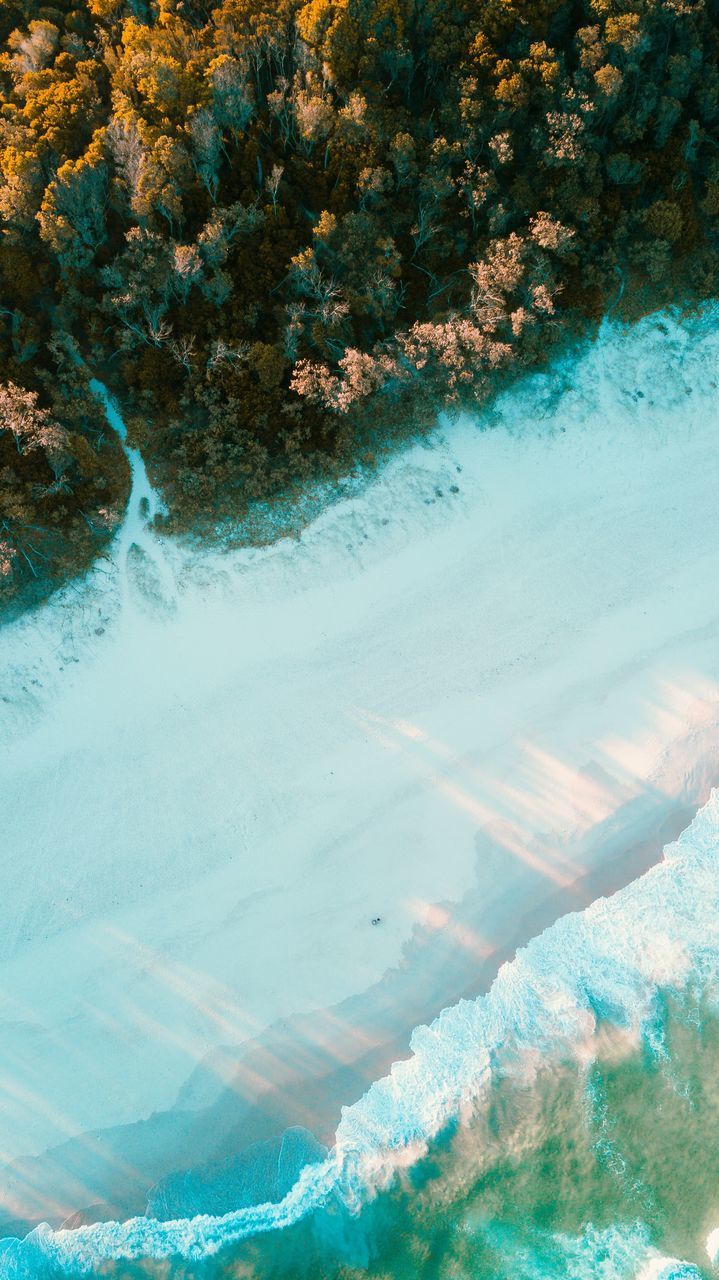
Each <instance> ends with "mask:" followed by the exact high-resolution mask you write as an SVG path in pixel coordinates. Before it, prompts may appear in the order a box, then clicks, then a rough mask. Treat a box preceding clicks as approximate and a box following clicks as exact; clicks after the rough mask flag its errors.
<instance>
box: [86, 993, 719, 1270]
mask: <svg viewBox="0 0 719 1280" xmlns="http://www.w3.org/2000/svg"><path fill="white" fill-rule="evenodd" d="M707 1005H708V1002H707V1001H706V1000H705V999H703V998H702V997H701V996H698V995H697V993H696V992H694V993H690V994H688V995H686V996H685V997H683V998H681V999H678V998H677V997H675V996H672V997H671V998H668V999H667V1000H666V1002H664V1003H663V1004H662V1006H661V1008H659V1009H658V1010H657V1013H656V1017H655V1019H654V1020H653V1022H652V1025H651V1027H650V1029H649V1031H648V1033H647V1034H646V1035H645V1038H644V1040H643V1042H642V1044H641V1045H640V1046H638V1045H636V1044H634V1045H631V1044H629V1043H628V1041H627V1038H626V1036H624V1035H623V1034H621V1033H619V1032H617V1031H615V1030H612V1029H610V1028H608V1027H605V1028H604V1029H603V1030H601V1031H600V1033H599V1035H598V1036H597V1037H596V1038H595V1042H594V1057H593V1059H592V1060H591V1061H588V1062H584V1063H582V1064H578V1063H576V1062H564V1063H561V1064H558V1065H555V1066H553V1067H551V1068H550V1067H547V1066H546V1065H544V1066H541V1065H540V1066H539V1068H538V1069H537V1070H535V1071H534V1072H533V1076H532V1078H527V1075H526V1071H525V1074H524V1078H520V1077H519V1076H517V1077H516V1078H505V1079H503V1080H501V1081H500V1082H499V1083H498V1084H497V1085H495V1086H493V1088H492V1091H491V1093H490V1096H488V1097H487V1098H486V1099H485V1100H484V1101H483V1103H482V1104H481V1105H480V1106H478V1107H477V1108H476V1109H475V1111H474V1113H473V1114H472V1116H471V1117H470V1118H469V1119H468V1120H467V1118H465V1120H464V1121H463V1122H462V1123H460V1124H458V1125H457V1126H456V1127H455V1129H454V1131H453V1132H452V1133H445V1134H444V1135H443V1136H442V1138H441V1139H440V1140H438V1141H437V1142H435V1143H434V1144H433V1145H432V1147H431V1148H430V1149H429V1150H428V1152H427V1154H426V1155H425V1156H424V1158H422V1159H420V1160H419V1161H418V1162H417V1163H416V1164H415V1165H413V1166H412V1167H411V1169H408V1170H405V1171H404V1172H403V1173H401V1174H399V1175H397V1176H396V1177H395V1179H394V1182H393V1184H392V1185H391V1187H390V1188H389V1189H386V1190H384V1191H383V1192H381V1193H379V1194H378V1195H377V1196H376V1197H375V1198H374V1200H373V1201H372V1202H371V1203H370V1204H368V1205H366V1206H365V1208H364V1209H363V1210H362V1212H361V1213H360V1214H359V1215H358V1216H357V1217H350V1218H348V1217H347V1215H346V1214H344V1213H340V1212H337V1214H336V1215H335V1214H333V1213H332V1212H330V1211H327V1210H325V1211H322V1212H321V1213H317V1214H315V1215H314V1217H313V1218H310V1219H308V1220H305V1221H303V1222H300V1223H298V1224H297V1225H296V1226H294V1227H290V1228H287V1229H285V1230H284V1231H282V1232H279V1233H275V1234H272V1235H268V1236H264V1237H260V1238H258V1239H255V1240H251V1241H249V1242H246V1243H245V1244H243V1246H241V1247H240V1248H237V1249H235V1250H233V1251H232V1253H231V1254H225V1255H221V1256H220V1257H216V1258H215V1259H213V1260H211V1261H208V1262H205V1263H203V1264H190V1263H183V1264H177V1263H168V1264H158V1263H147V1264H144V1265H136V1266H133V1267H131V1268H128V1267H126V1266H117V1265H116V1266H114V1267H112V1268H108V1269H107V1270H106V1271H104V1272H102V1274H103V1275H105V1274H106V1275H108V1276H112V1277H123V1280H124V1278H125V1277H133V1280H134V1278H135V1277H139V1276H143V1277H152V1280H190V1278H193V1280H209V1278H212V1280H240V1278H245V1277H247V1278H248V1280H253V1278H254V1277H258V1278H259V1277H263V1278H265V1280H269V1278H270V1277H271V1278H272V1280H275V1278H276V1280H284V1278H288V1280H289V1278H290V1277H297V1280H300V1278H304V1277H312V1280H325V1278H327V1280H330V1278H334V1277H337V1278H341V1280H360V1277H362V1278H367V1280H370V1278H371V1280H395V1278H396V1280H419V1278H420V1277H421V1278H425V1277H426V1278H427V1280H434V1278H435V1277H436V1278H437V1280H463V1278H464V1277H467V1280H470V1278H472V1280H535V1278H536V1280H555V1278H556V1280H564V1278H565V1277H566V1280H585V1278H586V1280H620V1278H621V1280H624V1277H631V1278H634V1277H639V1278H640V1280H670V1278H671V1280H679V1278H680V1277H686V1278H687V1280H689V1278H690V1277H693V1278H694V1280H696V1277H697V1276H700V1277H706V1278H707V1280H710V1278H712V1277H713V1278H714V1280H715V1278H716V1276H717V1275H719V1268H718V1269H717V1270H716V1271H715V1270H714V1269H713V1268H712V1266H711V1263H710V1261H709V1259H708V1256H707V1252H706V1247H705V1242H706V1238H707V1235H708V1234H709V1232H710V1231H711V1230H712V1229H713V1228H715V1227H717V1226H719V1071H718V1067H719V1019H718V1018H717V1015H716V1012H714V1011H711V1010H710V1009H709V1008H708V1007H707ZM525 1065H526V1064H525ZM672 1260H674V1261H673V1262H672Z"/></svg>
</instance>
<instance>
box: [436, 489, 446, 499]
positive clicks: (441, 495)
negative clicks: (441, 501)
mask: <svg viewBox="0 0 719 1280" xmlns="http://www.w3.org/2000/svg"><path fill="white" fill-rule="evenodd" d="M434 492H435V495H436V497H438V498H443V497H444V494H443V493H442V490H441V489H435V491H434Z"/></svg>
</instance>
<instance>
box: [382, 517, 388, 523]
mask: <svg viewBox="0 0 719 1280" xmlns="http://www.w3.org/2000/svg"><path fill="white" fill-rule="evenodd" d="M382 524H389V516H385V517H384V519H383V520H382Z"/></svg>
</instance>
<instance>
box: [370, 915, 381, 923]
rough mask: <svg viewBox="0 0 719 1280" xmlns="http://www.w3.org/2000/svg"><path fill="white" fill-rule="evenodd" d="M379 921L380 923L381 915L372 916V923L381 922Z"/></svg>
mask: <svg viewBox="0 0 719 1280" xmlns="http://www.w3.org/2000/svg"><path fill="white" fill-rule="evenodd" d="M381 923H382V917H381V916H372V924H381Z"/></svg>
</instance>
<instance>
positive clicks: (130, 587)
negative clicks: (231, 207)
mask: <svg viewBox="0 0 719 1280" xmlns="http://www.w3.org/2000/svg"><path fill="white" fill-rule="evenodd" d="M718 383H719V322H718V321H717V318H716V316H714V317H705V319H704V321H703V322H699V321H696V320H695V321H691V322H690V321H685V322H681V323H680V322H678V321H675V320H670V319H667V318H666V317H663V318H662V317H659V318H650V319H648V320H646V321H644V322H642V324H641V325H639V326H638V327H637V328H636V329H635V330H631V331H629V332H626V333H625V332H624V331H622V330H619V329H611V330H606V331H605V333H604V335H603V336H602V338H601V340H600V341H599V343H598V344H596V345H595V346H594V347H593V348H592V349H591V350H590V351H589V352H587V353H586V354H585V355H584V356H583V357H582V358H581V359H577V360H576V361H569V360H568V361H566V362H565V364H564V365H563V366H562V367H561V369H559V370H557V369H556V368H555V369H554V370H553V371H552V373H551V375H546V376H540V377H536V378H533V379H531V380H530V381H528V382H527V383H525V384H523V385H522V386H521V387H518V388H516V389H515V390H513V391H512V392H511V393H508V394H507V395H505V396H504V397H503V398H502V400H501V401H500V403H499V404H498V405H497V406H496V408H495V410H494V411H493V412H492V414H491V415H484V416H483V417H479V418H478V419H477V420H476V421H469V420H467V419H464V420H462V421H461V422H459V423H456V424H450V425H447V426H445V427H444V428H443V429H438V431H437V432H436V434H435V435H434V436H433V437H432V438H430V439H429V440H428V441H427V442H426V444H424V445H422V446H419V445H418V446H415V447H413V448H411V449H407V450H405V451H404V452H403V453H402V454H401V455H399V456H397V457H396V458H395V459H394V460H393V461H391V462H390V463H388V464H387V465H386V467H385V468H384V469H383V471H382V472H381V474H379V475H378V477H377V478H376V479H375V480H373V481H372V482H371V483H369V484H368V485H367V486H366V487H365V488H364V489H362V490H358V491H356V492H350V493H349V494H348V496H346V497H344V498H340V499H339V500H338V501H337V502H335V503H334V504H333V505H332V506H330V507H329V508H328V509H327V510H326V511H325V512H324V514H322V515H321V516H319V517H318V518H317V519H316V520H315V521H314V522H313V523H312V524H311V525H310V526H309V527H308V528H307V530H306V531H305V533H304V534H303V535H302V537H301V538H299V539H297V540H292V541H289V540H285V541H283V542H281V543H279V544H277V545H276V546H274V547H272V548H269V549H266V550H261V551H260V550H254V551H247V552H242V553H233V554H231V555H227V556H220V555H219V554H217V553H214V554H206V555H204V556H202V555H200V553H198V552H192V553H191V552H189V551H186V550H180V549H177V548H171V549H168V551H167V554H166V557H165V558H164V559H162V552H161V551H158V552H157V555H158V558H160V560H161V568H162V572H161V574H160V575H158V576H156V577H153V573H154V570H153V567H152V560H151V559H150V558H149V557H151V555H152V542H153V540H152V539H151V538H150V539H148V538H147V537H146V538H145V544H144V545H145V551H146V555H147V557H148V558H147V559H146V560H145V561H142V560H141V559H140V556H139V554H138V553H135V552H133V551H132V548H131V546H130V543H131V541H132V539H130V538H128V536H127V530H126V531H125V534H124V535H123V534H121V535H120V536H119V538H118V547H120V548H121V549H122V556H123V557H124V558H123V560H122V563H120V564H119V567H118V566H117V565H116V566H115V567H114V568H113V566H112V565H109V566H107V565H106V566H101V568H100V570H99V571H98V573H97V574H95V575H94V576H93V579H92V581H91V582H90V583H89V584H86V585H85V586H83V584H74V586H73V588H72V589H70V590H69V591H67V592H64V593H63V594H62V595H61V596H59V597H56V598H55V599H53V600H52V601H50V602H49V603H48V604H47V605H46V606H44V607H43V608H42V609H40V610H38V611H37V612H36V613H35V614H34V615H31V616H28V617H26V618H25V619H23V620H22V621H20V622H17V623H13V624H9V625H7V626H6V627H5V628H4V630H3V631H2V633H0V695H1V696H2V701H0V733H1V734H2V744H3V749H2V758H3V765H2V770H1V771H0V814H1V815H2V826H1V827H0V875H1V879H0V883H1V884H2V901H3V923H4V928H3V930H2V936H1V937H0V1164H1V1165H2V1168H0V1225H5V1226H7V1224H13V1223H17V1222H33V1221H36V1220H38V1219H46V1220H48V1221H51V1222H52V1223H53V1224H57V1223H60V1222H62V1221H63V1220H64V1219H66V1218H67V1217H68V1216H69V1215H71V1214H72V1213H73V1212H75V1211H80V1212H81V1214H82V1211H84V1210H86V1209H87V1207H88V1206H91V1205H98V1204H99V1205H100V1206H106V1209H102V1208H101V1209H100V1210H99V1212H100V1213H102V1212H108V1213H110V1212H111V1211H112V1209H113V1206H119V1208H118V1212H130V1211H135V1212H137V1211H141V1210H142V1208H143V1204H144V1200H143V1197H144V1194H145V1191H146V1190H147V1189H148V1188H149V1187H150V1186H151V1184H152V1182H153V1181H155V1180H156V1179H157V1178H158V1177H160V1176H162V1174H163V1173H166V1172H168V1171H170V1170H172V1169H174V1168H179V1167H182V1162H183V1160H184V1161H185V1162H186V1163H187V1162H189V1161H190V1160H192V1161H193V1162H194V1163H202V1161H204V1160H210V1159H211V1158H212V1157H213V1156H214V1155H216V1154H218V1153H223V1154H226V1152H227V1149H228V1145H229V1146H231V1145H232V1144H233V1143H234V1144H238V1143H239V1144H243V1143H245V1144H246V1143H248V1142H251V1141H254V1140H256V1139H258V1138H264V1137H268V1136H270V1135H271V1133H273V1132H276V1131H277V1129H278V1128H279V1129H281V1128H282V1127H283V1126H284V1125H288V1124H297V1125H303V1126H305V1127H306V1128H308V1129H310V1130H312V1131H313V1132H315V1133H316V1134H317V1136H318V1137H319V1138H320V1139H321V1140H322V1141H324V1142H331V1136H332V1130H333V1127H334V1124H335V1123H336V1120H337V1118H338V1117H339V1109H340V1106H341V1105H342V1104H343V1103H349V1102H352V1101H353V1100H354V1098H355V1097H356V1096H358V1093H361V1092H362V1089H363V1088H364V1087H366V1084H367V1083H368V1082H369V1080H371V1079H372V1078H373V1075H375V1074H378V1073H379V1072H381V1071H384V1070H385V1069H386V1067H387V1066H388V1065H389V1062H391V1060H392V1057H393V1056H395V1057H396V1056H401V1055H402V1053H403V1052H406V1051H407V1045H408V1042H409V1033H410V1031H411V1028H412V1027H413V1026H414V1025H415V1023H416V1022H417V1021H419V1020H422V1019H424V1018H427V1017H431V1016H433V1015H434V1014H436V1013H437V1012H439V1010H440V1009H441V1008H442V1007H443V1006H445V1005H447V1004H451V1003H453V1002H454V1001H455V1000H456V999H457V998H458V997H459V996H460V995H463V994H468V993H475V992H476V991H478V990H480V989H481V987H482V985H483V984H484V985H486V984H487V983H488V982H490V981H491V978H492V976H493V974H494V972H496V968H497V965H498V964H499V963H500V962H501V961H502V960H504V959H506V958H508V957H509V956H511V954H512V953H513V949H514V947H515V946H516V945H517V944H518V943H519V942H522V941H526V940H527V938H528V937H530V936H532V934H534V933H536V932H537V931H538V930H539V929H541V928H543V927H545V925H547V924H549V923H550V922H551V921H552V919H554V918H556V917H557V915H559V914H562V913H563V912H565V911H567V910H569V909H571V908H572V907H573V906H583V905H585V903H586V902H587V901H588V900H591V898H592V897H594V896H596V895H597V894H599V893H601V892H606V891H609V890H611V889H613V888H616V887H618V886H619V885H620V884H622V883H625V882H626V881H628V880H629V879H631V878H633V877H634V876H635V875H637V874H638V873H639V872H641V871H642V870H644V869H645V868H646V866H648V865H649V864H650V863H651V862H652V861H654V860H657V859H658V858H659V857H660V856H661V849H662V845H663V844H664V843H665V842H666V841H667V840H669V839H671V838H673V836H675V835H676V834H677V833H678V832H679V831H680V830H681V829H682V827H684V826H685V825H686V822H687V818H688V817H689V816H691V814H692V813H693V812H694V810H695V809H696V808H697V807H698V806H699V805H700V804H701V803H703V801H704V800H705V799H706V797H707V795H708V792H709V789H710V787H711V786H712V785H713V784H715V783H717V782H719V749H718V748H719V600H718V599H717V595H716V590H715V588H716V583H717V571H718V569H719V501H718V495H719V453H718V450H717V436H718V433H719V397H718V395H717V385H718ZM558 388H559V390H558ZM489 426H491V428H492V429H491V430H490V429H488V427H489ZM128 548H129V550H128ZM128 555H129V557H130V564H131V572H130V575H129V577H128V576H127V575H126V572H125V564H126V558H127V556H128ZM118 556H119V552H118ZM173 577H174V580H175V598H174V599H172V600H170V595H171V588H170V587H169V586H168V583H171V582H172V580H173ZM143 582H144V587H143V585H142V583H143ZM153 584H154V585H153ZM163 601H164V602H165V603H163ZM377 919H379V922H378V923H376V924H373V923H372V922H373V920H377ZM0 1234H2V1232H0Z"/></svg>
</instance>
